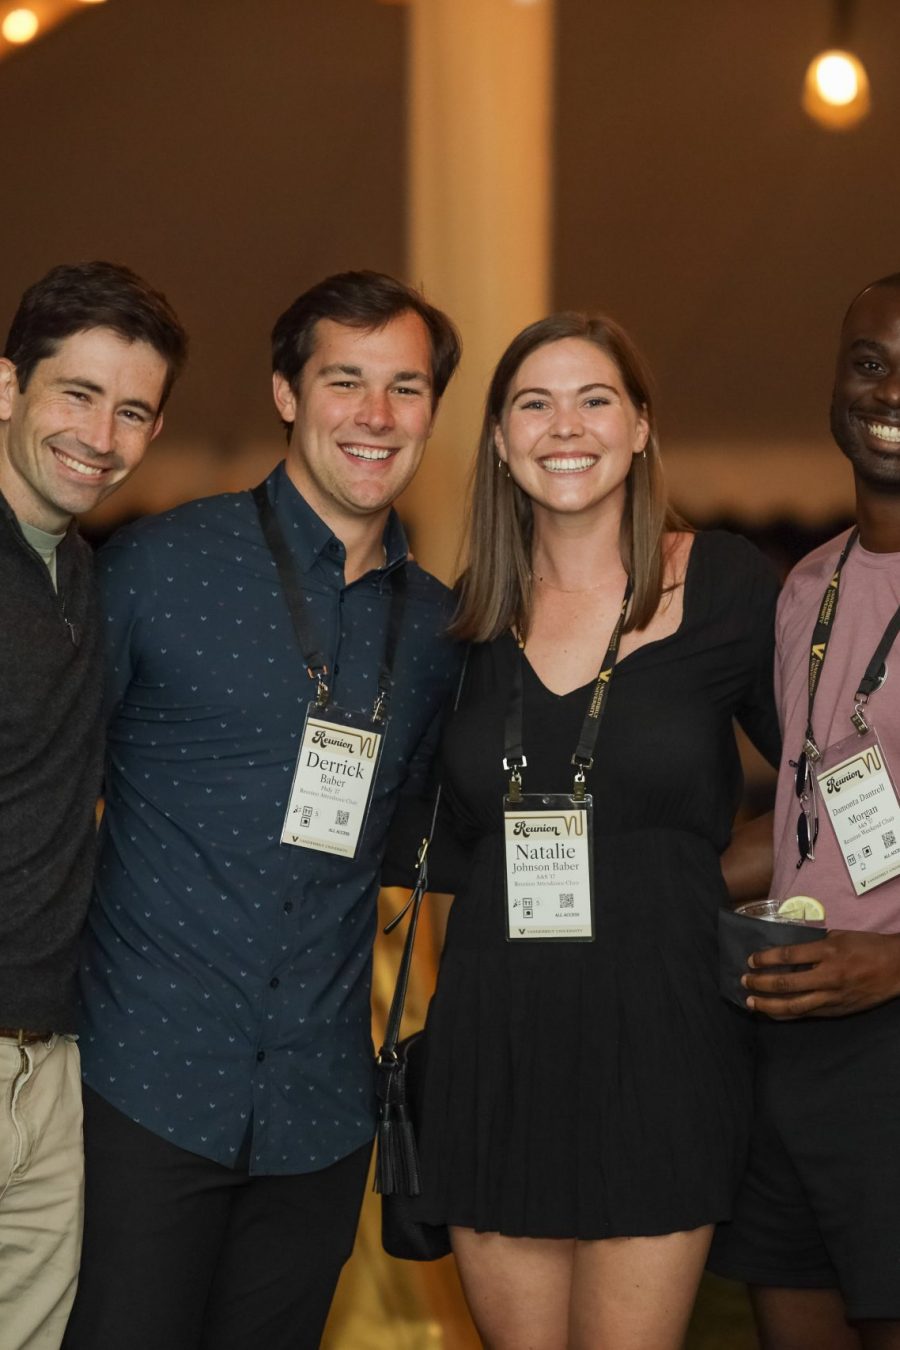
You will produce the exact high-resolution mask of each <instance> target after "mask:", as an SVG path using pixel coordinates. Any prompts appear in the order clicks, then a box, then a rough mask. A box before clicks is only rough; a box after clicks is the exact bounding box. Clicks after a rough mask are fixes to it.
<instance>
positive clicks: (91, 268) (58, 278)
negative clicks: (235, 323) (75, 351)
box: [3, 262, 188, 408]
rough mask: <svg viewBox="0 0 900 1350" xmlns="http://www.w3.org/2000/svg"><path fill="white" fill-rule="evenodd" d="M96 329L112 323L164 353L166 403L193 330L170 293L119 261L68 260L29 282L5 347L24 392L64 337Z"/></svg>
mask: <svg viewBox="0 0 900 1350" xmlns="http://www.w3.org/2000/svg"><path fill="white" fill-rule="evenodd" d="M92 328H110V329H112V331H113V332H114V333H118V335H119V337H121V338H124V339H125V341H126V342H146V343H148V344H149V345H150V346H151V347H152V348H153V349H154V351H156V352H158V353H159V355H160V356H161V357H162V359H163V360H164V361H165V363H166V379H165V384H164V385H163V391H162V398H161V399H160V402H159V406H160V408H162V407H163V405H164V404H165V401H166V399H167V398H168V397H169V393H170V392H171V389H172V385H173V384H174V383H175V381H176V379H177V378H178V376H179V374H180V373H181V370H182V368H183V366H184V363H185V360H186V359H187V346H188V340H187V334H186V333H185V331H184V329H183V328H182V326H181V324H180V323H179V321H178V319H177V317H176V315H175V312H174V310H173V309H172V307H171V305H170V304H169V302H168V300H167V299H166V297H165V296H164V295H163V294H162V293H161V292H160V291H155V290H154V289H153V288H152V287H151V286H148V285H147V283H146V281H144V280H142V278H141V277H139V276H138V275H137V274H136V273H135V272H132V271H131V269H130V268H128V267H122V266H121V265H120V264H118V263H109V262H88V263H62V264H60V265H59V266H58V267H54V268H51V270H50V271H49V272H48V273H47V275H46V276H44V277H41V279H40V281H36V282H35V283H34V284H33V285H32V286H29V287H28V290H27V291H26V292H25V293H24V295H23V296H22V299H21V300H20V302H19V308H18V309H17V310H16V313H15V316H14V317H13V321H12V325H11V327H10V330H9V335H8V336H7V339H6V345H5V347H4V348H3V355H4V356H5V357H6V358H7V360H9V361H12V363H13V365H14V366H15V368H16V380H17V382H18V385H19V388H20V389H21V390H22V392H23V393H24V392H25V390H26V388H27V387H28V382H29V380H30V379H31V377H32V375H33V374H34V370H35V367H36V366H37V365H38V364H39V363H40V362H41V361H46V360H47V358H48V357H50V356H53V355H54V353H55V352H56V351H57V349H58V347H59V345H60V343H61V342H64V341H65V339H66V338H68V337H71V336H72V335H73V334H74V333H84V332H88V331H89V330H90V329H92Z"/></svg>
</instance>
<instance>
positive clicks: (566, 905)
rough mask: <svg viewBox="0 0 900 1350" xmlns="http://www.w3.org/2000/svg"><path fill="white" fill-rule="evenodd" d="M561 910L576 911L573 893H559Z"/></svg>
mask: <svg viewBox="0 0 900 1350" xmlns="http://www.w3.org/2000/svg"><path fill="white" fill-rule="evenodd" d="M559 907H560V909H574V908H575V895H574V892H573V891H560V893H559Z"/></svg>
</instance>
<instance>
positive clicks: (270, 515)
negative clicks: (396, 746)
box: [251, 483, 406, 722]
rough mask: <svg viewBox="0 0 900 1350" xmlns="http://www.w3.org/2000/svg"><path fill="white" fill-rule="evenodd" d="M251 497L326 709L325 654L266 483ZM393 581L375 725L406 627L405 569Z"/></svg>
mask: <svg viewBox="0 0 900 1350" xmlns="http://www.w3.org/2000/svg"><path fill="white" fill-rule="evenodd" d="M251 496H252V497H253V501H254V503H255V505H256V509H257V511H258V513H259V523H260V525H261V526H262V532H263V534H264V536H265V540H266V543H267V544H268V546H269V552H270V553H271V554H272V557H273V558H274V560H275V566H276V568H277V569H278V579H279V581H280V582H281V589H282V593H283V595H284V599H285V604H286V605H287V607H288V612H289V614H290V616H291V623H292V624H293V626H294V636H295V637H296V639H297V646H298V647H299V648H300V652H301V654H302V656H303V664H304V665H305V666H306V673H307V675H308V676H309V678H310V679H311V680H315V681H316V707H318V708H326V707H327V706H328V702H329V699H330V698H331V690H330V688H329V686H328V681H327V679H326V676H327V675H328V664H327V662H326V660H325V656H324V654H323V653H322V651H321V650H320V648H319V647H318V646H317V644H316V639H315V637H314V635H313V633H312V629H311V628H310V625H309V622H308V614H307V611H306V606H305V605H304V603H303V596H302V594H301V586H300V579H299V577H298V575H297V568H296V566H295V564H294V560H293V558H292V557H291V552H290V549H289V548H288V546H287V542H286V540H285V537H284V533H283V531H282V528H281V526H280V524H279V523H278V517H277V516H276V514H275V510H274V508H273V506H272V503H271V502H270V501H269V494H268V493H267V491H266V485H265V483H260V484H259V485H258V486H257V487H255V488H253V490H252V493H251ZM390 581H391V607H390V611H389V613H388V624H387V632H386V634H385V641H384V653H383V655H382V658H381V664H380V666H379V668H378V692H377V694H376V696H375V703H374V706H373V708H372V721H373V722H380V721H381V720H382V719H383V718H384V716H385V713H386V711H387V705H388V700H389V698H390V693H391V687H392V684H393V671H394V659H395V657H396V655H397V646H398V643H399V641H400V629H401V627H402V625H403V611H404V607H405V605H406V568H405V567H404V566H401V567H397V568H395V569H394V571H393V572H392V573H391V575H390Z"/></svg>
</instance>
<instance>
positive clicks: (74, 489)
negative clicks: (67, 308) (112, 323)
mask: <svg viewBox="0 0 900 1350" xmlns="http://www.w3.org/2000/svg"><path fill="white" fill-rule="evenodd" d="M166 374H167V370H166V362H165V359H164V358H163V357H162V356H160V354H159V352H157V351H156V349H155V348H154V347H151V346H150V344H149V343H147V342H129V341H127V340H126V339H124V338H121V337H119V335H118V334H117V333H114V332H113V331H112V330H111V329H109V328H91V329H88V330H87V331H85V332H82V333H73V334H72V336H71V337H67V338H65V339H63V341H62V342H60V343H59V345H58V346H57V348H56V351H55V352H54V353H53V355H52V356H48V357H46V358H45V359H44V360H43V361H40V362H39V363H38V364H37V365H36V366H35V368H34V371H33V372H32V374H31V378H30V379H29V381H28V383H27V386H26V388H25V390H24V391H23V390H21V389H19V385H18V380H17V378H16V368H15V366H14V365H13V364H12V362H10V361H8V360H6V359H5V358H2V359H0V491H2V492H3V495H4V496H5V497H6V499H7V501H8V502H9V504H10V506H11V507H12V509H13V511H14V512H15V514H16V515H17V516H18V518H19V519H20V520H23V521H25V522H26V523H27V524H29V525H35V526H37V527H38V529H43V530H47V531H49V532H51V533H56V532H59V531H61V530H64V529H65V528H66V526H67V525H68V523H69V521H70V520H71V518H72V516H76V515H80V514H81V513H82V512H84V511H89V510H90V509H91V508H92V507H94V506H96V505H97V503H98V502H100V501H102V500H103V498H104V497H107V496H109V494H110V493H111V492H113V491H114V490H115V488H117V487H118V486H119V484H120V483H121V482H123V481H124V479H126V478H127V477H128V475H129V474H130V473H131V472H132V471H133V470H134V469H136V468H137V466H138V464H139V463H140V462H141V460H142V458H143V456H144V453H145V451H146V449H147V447H148V446H149V444H150V442H151V441H152V440H153V438H154V436H156V435H157V433H158V432H159V430H160V428H161V426H162V414H161V413H160V411H159V407H160V401H161V399H162V396H163V389H164V387H165V383H166Z"/></svg>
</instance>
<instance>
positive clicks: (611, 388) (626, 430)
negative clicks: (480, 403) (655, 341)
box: [494, 338, 649, 515]
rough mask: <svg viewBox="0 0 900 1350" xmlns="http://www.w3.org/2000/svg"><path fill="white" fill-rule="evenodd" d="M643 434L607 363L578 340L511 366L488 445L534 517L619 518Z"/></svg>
mask: <svg viewBox="0 0 900 1350" xmlns="http://www.w3.org/2000/svg"><path fill="white" fill-rule="evenodd" d="M648 432H649V428H648V424H647V419H646V417H645V416H644V414H643V411H642V410H639V409H638V408H636V407H635V406H634V404H633V403H632V401H631V399H630V397H629V395H628V392H627V390H626V388H625V382H624V380H623V379H622V375H621V372H620V370H619V368H618V366H617V365H616V363H615V361H613V360H612V358H611V357H609V356H608V355H607V354H606V352H604V351H602V350H601V349H600V348H599V347H597V346H595V344H594V343H593V342H589V341H587V340H586V339H585V338H562V339H560V340H559V341H556V342H549V343H547V344H546V345H545V346H543V347H538V348H537V349H536V350H535V351H533V352H531V353H530V354H529V355H528V356H527V357H526V358H525V360H524V361H523V362H522V364H521V365H520V366H519V369H518V370H517V372H516V374H515V375H514V376H513V379H512V380H511V381H510V385H509V390H508V393H507V397H506V403H505V406H504V410H503V414H502V416H501V418H500V422H499V423H498V425H497V427H496V429H495V432H494V442H495V445H496V448H497V453H498V455H499V456H500V458H501V459H502V460H504V461H505V462H506V464H507V467H508V469H509V472H510V475H511V477H512V478H514V479H515V481H516V483H517V484H518V486H519V487H520V488H521V489H522V491H523V492H525V493H527V494H528V496H529V497H530V498H531V501H532V505H533V507H534V508H535V510H536V511H541V510H546V511H548V512H551V513H557V512H559V513H564V514H569V515H575V514H579V513H583V512H588V511H604V512H605V511H614V512H616V513H617V514H619V515H621V512H622V508H623V505H624V501H625V480H626V478H627V477H628V472H629V469H630V468H631V463H632V458H633V456H634V455H637V454H640V453H641V451H642V450H643V449H644V447H645V445H646V444H647V437H648Z"/></svg>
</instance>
